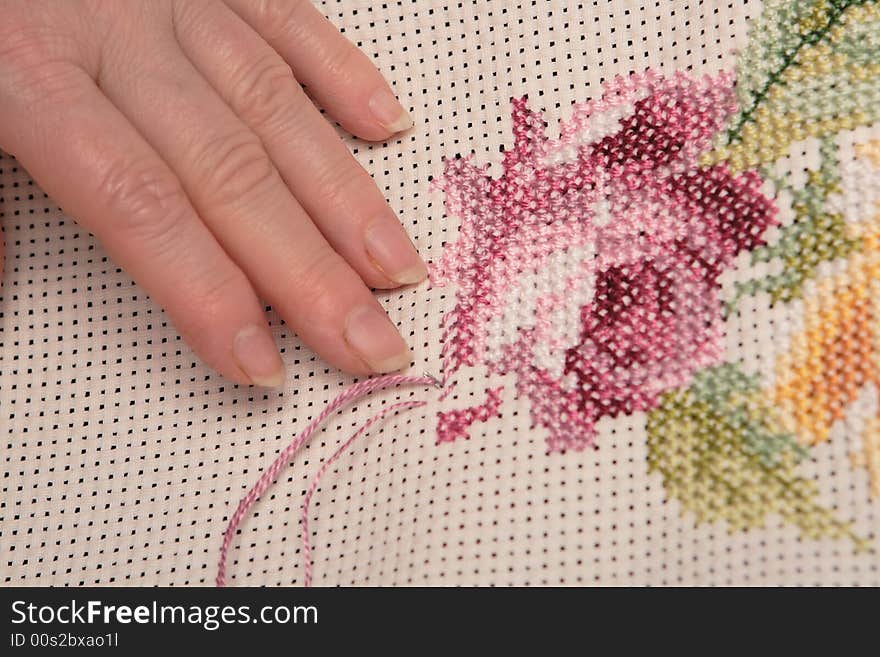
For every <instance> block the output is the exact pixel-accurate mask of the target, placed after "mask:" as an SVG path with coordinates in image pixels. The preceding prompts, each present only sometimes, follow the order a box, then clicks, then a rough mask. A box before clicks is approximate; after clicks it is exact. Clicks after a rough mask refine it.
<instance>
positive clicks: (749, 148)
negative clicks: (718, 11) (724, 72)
mask: <svg viewBox="0 0 880 657" xmlns="http://www.w3.org/2000/svg"><path fill="white" fill-rule="evenodd" d="M878 2H880V0H768V2H767V3H766V5H765V7H764V11H763V12H762V14H761V16H760V18H758V19H757V20H756V21H755V22H754V23H753V24H752V26H751V29H750V33H751V34H752V38H751V40H750V41H749V45H748V47H747V48H746V49H745V51H744V52H743V53H742V55H741V56H740V58H739V61H738V63H737V95H738V97H739V102H740V108H741V109H740V112H739V113H738V114H737V115H736V116H735V117H734V118H733V120H732V122H731V126H730V129H729V130H728V131H727V132H726V133H724V134H722V135H720V136H719V142H718V144H717V148H716V149H715V150H714V151H713V152H712V153H710V154H709V155H708V156H707V158H706V159H705V163H706V164H714V163H717V162H721V161H727V162H729V164H730V166H731V169H732V170H734V171H742V170H745V169H751V168H754V167H757V166H760V165H763V164H769V163H772V162H775V161H776V160H778V159H779V158H780V157H782V156H784V155H786V154H787V153H788V150H789V147H790V146H791V144H792V143H794V142H796V141H799V140H802V139H806V138H808V137H817V138H822V137H825V136H828V135H833V134H836V133H837V132H840V131H841V130H849V129H853V128H855V127H857V126H860V125H870V124H872V123H874V122H875V121H877V120H878V119H880V85H878V84H877V82H876V81H877V77H878V75H880V6H878Z"/></svg>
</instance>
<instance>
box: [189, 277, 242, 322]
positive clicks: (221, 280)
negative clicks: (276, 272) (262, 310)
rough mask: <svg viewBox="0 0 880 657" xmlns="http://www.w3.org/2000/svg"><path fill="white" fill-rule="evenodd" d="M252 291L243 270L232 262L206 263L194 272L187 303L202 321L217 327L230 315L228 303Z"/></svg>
mask: <svg viewBox="0 0 880 657" xmlns="http://www.w3.org/2000/svg"><path fill="white" fill-rule="evenodd" d="M247 294H250V290H249V284H248V282H247V279H246V278H245V276H244V274H243V273H242V272H241V271H240V270H239V269H237V268H235V267H234V266H232V265H228V266H223V264H222V263H221V264H218V265H216V266H213V267H205V268H204V269H203V270H202V271H201V273H199V274H196V275H195V276H193V277H192V278H191V280H190V282H189V285H188V290H187V299H188V306H189V307H190V308H191V309H193V310H194V311H195V312H197V313H198V315H199V317H201V319H202V324H203V325H204V326H205V327H206V331H207V329H209V328H210V327H216V326H218V325H219V324H220V323H222V322H223V321H224V320H225V319H226V318H227V317H228V316H229V304H230V303H232V302H233V300H236V299H241V298H244V297H245V296H246V295H247Z"/></svg>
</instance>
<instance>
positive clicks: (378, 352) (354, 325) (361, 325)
mask: <svg viewBox="0 0 880 657" xmlns="http://www.w3.org/2000/svg"><path fill="white" fill-rule="evenodd" d="M345 341H346V342H347V343H348V346H349V347H351V348H352V349H353V350H354V352H355V353H356V354H357V355H358V356H360V358H361V360H363V361H364V362H365V363H366V364H367V365H368V366H369V367H370V369H372V370H373V371H374V372H395V371H397V370H400V369H403V368H404V367H406V366H407V365H409V359H410V352H409V347H408V346H406V343H405V342H404V341H403V338H402V337H400V333H398V332H397V328H396V327H395V326H394V324H392V323H391V320H390V319H388V316H387V315H386V314H385V313H383V312H381V311H379V310H377V309H376V308H374V307H373V306H361V307H360V308H356V309H355V310H353V311H352V312H351V314H350V315H349V316H348V321H347V322H346V325H345Z"/></svg>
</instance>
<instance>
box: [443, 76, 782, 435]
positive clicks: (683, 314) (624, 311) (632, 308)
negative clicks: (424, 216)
mask: <svg viewBox="0 0 880 657" xmlns="http://www.w3.org/2000/svg"><path fill="white" fill-rule="evenodd" d="M512 102H513V134H514V146H513V148H512V149H508V150H507V151H505V154H504V158H503V163H502V164H503V168H504V173H503V174H502V175H501V176H500V177H499V178H492V177H491V176H490V175H489V173H488V166H477V165H476V164H475V163H474V161H473V158H471V157H469V158H462V159H456V160H451V161H448V162H447V163H446V170H445V173H444V176H443V177H442V178H441V179H440V180H439V181H437V183H436V184H437V186H438V187H439V189H441V190H442V191H443V192H444V194H445V203H446V209H447V212H448V214H450V215H455V216H458V217H459V218H460V219H461V228H460V232H459V238H458V240H457V241H456V242H454V243H453V244H451V245H449V246H447V248H446V250H445V252H444V254H443V257H442V258H441V259H440V261H439V262H438V263H435V264H433V266H432V270H431V280H432V283H433V284H434V285H437V286H443V285H450V284H454V285H456V286H457V297H456V306H455V309H454V310H453V311H452V312H451V313H448V314H447V317H446V318H445V322H444V327H445V328H444V346H443V351H442V356H443V370H444V374H445V378H447V379H451V378H452V377H453V376H454V375H455V373H456V372H457V371H458V370H459V369H460V368H461V367H464V366H469V367H474V366H478V365H482V366H484V367H485V368H486V372H487V374H498V375H504V374H508V373H512V374H515V376H516V381H517V383H516V392H517V395H519V396H523V395H524V396H526V397H528V399H529V401H530V407H531V414H532V420H533V422H534V424H535V425H536V426H541V427H544V428H546V429H547V430H548V446H549V448H550V449H551V450H558V451H561V450H565V449H567V448H574V449H583V448H584V447H586V446H589V445H593V444H594V438H595V423H596V422H597V421H598V420H599V419H600V418H601V417H604V416H610V417H614V416H617V415H619V414H621V413H633V412H636V411H644V410H648V409H651V408H653V407H654V406H655V405H656V403H657V400H658V398H659V395H660V394H662V393H663V392H664V391H665V390H668V389H669V388H671V387H675V386H680V385H685V384H687V383H689V382H690V380H691V377H692V375H693V373H694V372H695V371H696V370H697V369H699V368H702V367H705V366H708V365H712V364H715V363H717V362H719V361H720V360H721V359H722V358H723V345H724V340H723V337H724V327H723V321H722V316H721V298H720V289H719V287H720V286H719V283H718V278H719V276H720V275H721V273H722V272H723V271H724V269H726V268H728V267H730V266H731V265H732V264H733V260H734V258H735V257H736V255H737V254H738V253H740V252H741V251H743V250H749V249H753V248H755V247H756V246H758V245H760V244H763V243H764V238H763V235H764V233H765V231H766V229H767V228H768V227H769V226H771V225H775V224H776V223H777V221H776V214H777V210H776V207H775V206H774V204H773V202H772V201H771V200H770V199H768V198H766V197H765V196H764V195H763V194H762V192H761V185H762V181H761V178H760V176H758V175H757V174H756V173H755V172H747V173H745V174H742V175H740V176H733V175H732V174H731V173H730V172H729V170H728V168H727V166H726V165H717V166H712V167H708V168H701V167H700V166H699V165H698V160H699V158H700V156H701V154H702V153H703V152H705V151H706V150H707V149H708V148H709V147H710V145H711V142H712V139H713V138H714V136H715V135H716V134H717V133H718V132H719V131H720V130H721V129H723V127H724V125H725V123H726V122H727V120H728V119H729V117H730V116H732V115H733V114H734V113H735V112H736V99H735V94H734V92H733V76H732V75H730V74H727V73H724V74H721V75H718V76H717V77H709V76H705V77H701V78H693V77H691V76H689V75H688V74H685V73H676V74H675V75H672V76H670V77H663V76H661V75H660V74H659V73H656V72H653V71H648V72H645V73H641V74H635V75H631V76H629V77H625V78H623V77H619V78H616V79H615V80H613V81H612V82H610V83H609V84H608V85H607V86H606V89H605V93H604V95H603V96H602V97H601V98H599V99H597V100H593V101H589V102H587V103H583V104H581V105H579V106H577V107H575V108H574V111H573V113H572V119H571V120H570V121H568V122H566V123H565V124H563V125H562V126H561V129H560V135H561V137H560V138H559V139H557V140H552V139H550V138H548V137H547V136H546V133H545V124H544V119H543V117H542V115H541V114H540V113H538V112H533V111H532V110H530V109H529V108H528V106H527V104H526V99H525V98H522V99H516V100H513V101H512ZM487 403H489V402H487ZM475 408H479V407H475ZM465 417H467V419H468V420H469V422H468V426H469V425H470V424H471V423H473V422H476V421H479V419H480V416H479V414H475V415H474V416H473V417H472V418H471V416H464V415H461V416H460V415H459V414H455V413H454V412H453V413H452V414H449V413H441V414H440V416H439V422H440V426H439V427H438V435H439V436H440V440H441V441H443V440H445V439H447V438H448V437H450V436H451V437H453V438H455V437H461V436H462V435H466V428H467V427H465V428H464V429H460V427H459V422H460V421H461V419H462V418H465Z"/></svg>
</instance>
